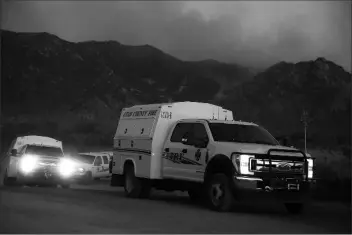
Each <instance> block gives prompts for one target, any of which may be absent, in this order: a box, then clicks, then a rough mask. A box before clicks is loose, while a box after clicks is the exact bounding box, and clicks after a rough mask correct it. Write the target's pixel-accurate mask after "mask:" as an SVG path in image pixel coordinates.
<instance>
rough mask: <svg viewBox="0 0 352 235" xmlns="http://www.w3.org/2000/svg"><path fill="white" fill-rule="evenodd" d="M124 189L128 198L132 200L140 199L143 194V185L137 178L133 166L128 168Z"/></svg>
mask: <svg viewBox="0 0 352 235" xmlns="http://www.w3.org/2000/svg"><path fill="white" fill-rule="evenodd" d="M124 189H125V194H126V196H127V197H131V198H137V197H139V196H140V194H141V192H142V184H141V182H140V180H139V179H138V178H137V177H136V176H135V174H134V168H133V166H126V169H125V184H124Z"/></svg>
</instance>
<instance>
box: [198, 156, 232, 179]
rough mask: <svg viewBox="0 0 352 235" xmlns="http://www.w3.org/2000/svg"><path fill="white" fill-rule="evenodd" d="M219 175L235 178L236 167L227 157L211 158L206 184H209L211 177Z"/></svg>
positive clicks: (205, 175) (206, 169)
mask: <svg viewBox="0 0 352 235" xmlns="http://www.w3.org/2000/svg"><path fill="white" fill-rule="evenodd" d="M217 173H223V174H225V175H226V176H228V177H230V178H232V177H233V176H234V174H235V167H234V165H233V163H232V161H231V160H230V158H229V157H227V156H226V155H223V154H218V155H215V156H214V157H212V158H211V160H210V161H209V163H208V164H207V166H206V168H205V174H204V182H207V181H208V180H209V179H210V176H211V175H213V174H217Z"/></svg>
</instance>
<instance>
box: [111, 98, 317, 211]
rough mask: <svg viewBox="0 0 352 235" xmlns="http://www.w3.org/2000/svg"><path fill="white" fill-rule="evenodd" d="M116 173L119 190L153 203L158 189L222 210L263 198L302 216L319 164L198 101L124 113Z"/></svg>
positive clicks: (113, 182) (117, 143)
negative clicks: (153, 193) (251, 198)
mask: <svg viewBox="0 0 352 235" xmlns="http://www.w3.org/2000/svg"><path fill="white" fill-rule="evenodd" d="M111 168H112V169H111V171H112V177H111V186H124V188H125V192H126V195H127V196H128V197H134V198H137V197H139V198H143V197H144V198H145V197H148V196H149V193H150V190H151V188H156V189H162V190H166V191H174V190H181V191H188V194H189V196H190V198H191V199H192V200H200V199H206V201H207V202H208V203H209V206H210V207H211V208H212V209H214V210H217V211H227V210H229V209H230V208H231V206H232V204H233V202H234V200H243V199H247V198H249V197H248V196H249V195H258V194H252V192H256V193H263V194H266V195H271V196H269V198H276V199H281V200H282V202H283V203H284V205H285V206H286V209H287V210H288V211H289V212H292V213H298V212H300V211H301V210H302V209H303V204H304V202H305V200H306V199H308V198H309V197H306V196H308V195H309V188H310V187H309V186H310V179H311V178H312V177H313V160H312V159H308V158H307V156H306V155H305V153H303V152H302V151H300V150H297V149H295V148H290V147H285V146H281V145H280V144H279V143H278V141H277V140H276V139H275V138H274V137H273V136H272V135H271V134H270V133H269V132H268V131H266V130H265V129H264V128H263V127H260V126H258V125H256V124H254V123H249V122H242V121H235V120H234V119H233V114H232V112H231V111H230V110H226V109H223V108H222V107H219V106H215V105H212V104H207V103H197V102H176V103H170V104H150V105H137V106H133V107H130V108H124V109H123V110H122V112H121V117H120V120H119V123H118V126H117V130H116V134H115V137H114V155H113V159H112V166H111Z"/></svg>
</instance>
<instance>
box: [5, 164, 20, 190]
mask: <svg viewBox="0 0 352 235" xmlns="http://www.w3.org/2000/svg"><path fill="white" fill-rule="evenodd" d="M3 183H4V185H5V186H16V183H17V182H16V178H14V177H8V173H7V168H6V170H5V174H4V179H3Z"/></svg>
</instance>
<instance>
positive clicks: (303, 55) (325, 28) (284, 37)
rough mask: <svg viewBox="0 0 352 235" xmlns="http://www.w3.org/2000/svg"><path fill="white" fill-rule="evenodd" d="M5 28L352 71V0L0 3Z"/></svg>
mask: <svg viewBox="0 0 352 235" xmlns="http://www.w3.org/2000/svg"><path fill="white" fill-rule="evenodd" d="M1 13H2V22H1V27H2V29H7V30H13V31H20V32H49V33H52V34H54V35H57V36H59V37H61V38H63V39H66V40H69V41H73V42H81V41H89V40H96V41H109V40H116V41H119V42H121V43H123V44H127V45H144V44H149V45H153V46H155V47H157V48H159V49H161V50H162V51H164V52H166V53H168V54H170V55H172V56H175V57H177V58H179V59H182V60H188V61H189V60H192V61H194V60H205V59H216V60H218V61H223V62H228V63H237V64H241V65H245V66H249V67H254V68H258V67H260V68H266V67H268V66H271V65H273V64H275V63H278V62H280V61H289V62H299V61H307V60H313V59H315V58H317V57H325V58H329V59H330V60H331V61H334V62H335V63H337V64H340V65H341V66H343V67H344V68H345V69H346V70H348V71H351V53H350V52H351V1H224V2H221V1H213V2H202V1H185V2H182V1H174V2H172V1H155V2H152V1H146V2H143V1H139V2H134V1H98V2H96V1H2V7H1Z"/></svg>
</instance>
